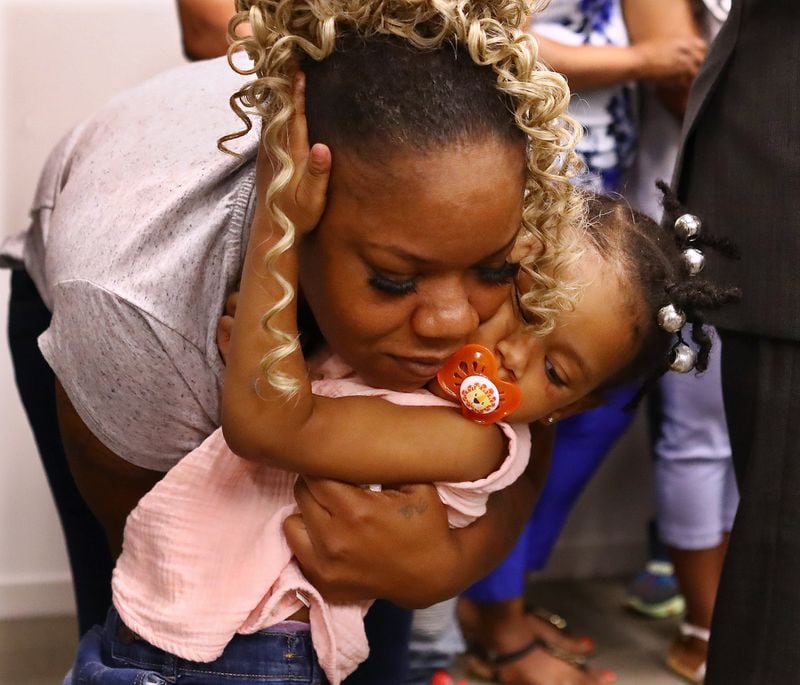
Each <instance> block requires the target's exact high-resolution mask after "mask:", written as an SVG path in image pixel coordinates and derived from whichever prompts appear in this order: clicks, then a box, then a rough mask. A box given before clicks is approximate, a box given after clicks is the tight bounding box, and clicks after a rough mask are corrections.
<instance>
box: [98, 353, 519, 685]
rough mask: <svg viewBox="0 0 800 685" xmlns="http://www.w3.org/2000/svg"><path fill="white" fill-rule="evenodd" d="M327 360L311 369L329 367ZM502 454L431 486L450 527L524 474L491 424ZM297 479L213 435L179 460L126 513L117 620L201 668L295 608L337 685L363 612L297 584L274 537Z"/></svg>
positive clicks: (338, 383)
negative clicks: (302, 612)
mask: <svg viewBox="0 0 800 685" xmlns="http://www.w3.org/2000/svg"><path fill="white" fill-rule="evenodd" d="M335 367H336V363H335V361H334V362H333V363H331V364H327V367H326V366H325V365H323V372H326V371H328V372H329V371H330V370H331V369H335ZM329 375H330V374H329V373H325V376H326V378H325V379H324V380H321V381H314V383H313V391H314V393H315V394H317V395H321V396H326V397H341V396H349V395H373V396H378V397H382V398H384V399H386V400H388V401H390V402H393V403H395V404H404V405H449V404H450V403H449V402H447V401H446V400H442V399H440V398H438V397H436V396H434V395H432V394H430V393H429V392H427V391H425V390H419V391H416V392H412V393H398V392H392V391H387V390H380V389H376V388H372V387H370V386H367V385H364V384H363V383H361V382H360V381H359V379H358V378H356V377H352V376H351V377H348V378H329V377H328V376H329ZM498 426H499V427H500V428H501V430H502V431H503V432H504V433H505V435H506V436H507V438H508V446H509V454H508V456H507V457H506V459H505V460H504V461H503V463H502V464H501V466H500V467H499V469H498V470H497V471H495V472H494V473H492V474H490V475H489V476H488V477H486V478H484V479H481V480H479V481H475V482H468V483H439V484H437V490H438V493H439V496H440V498H441V500H442V502H444V504H445V505H447V508H448V520H449V522H450V525H451V526H453V527H462V526H466V525H468V524H469V523H470V522H471V521H473V520H474V519H475V518H477V517H479V516H481V515H482V514H483V513H484V512H485V511H486V501H487V499H488V497H489V495H490V493H492V492H495V491H497V490H500V489H502V488H504V487H506V486H508V485H510V484H511V483H513V482H514V481H515V480H516V479H517V478H518V477H519V476H520V475H521V474H522V472H523V471H524V470H525V467H526V465H527V462H528V458H529V454H530V434H529V431H528V427H527V426H525V425H518V424H515V425H509V424H498ZM296 478H297V475H296V474H294V473H289V472H286V471H280V470H277V469H273V468H270V467H268V466H264V465H261V464H255V463H253V462H249V461H246V460H244V459H240V458H239V457H237V456H236V455H235V454H234V453H233V452H231V451H230V449H229V448H228V446H227V444H226V443H225V440H224V438H223V437H222V431H221V430H217V431H215V432H214V433H212V434H211V435H210V436H209V437H208V438H207V439H206V441H205V442H204V443H203V444H202V445H200V446H199V447H198V448H197V449H195V450H194V451H192V452H191V453H190V454H188V455H187V456H186V457H184V458H183V459H182V460H181V461H180V462H179V463H178V464H177V465H176V466H175V467H173V468H172V470H171V471H169V473H167V475H166V476H165V477H164V478H163V480H161V481H160V482H159V483H158V484H157V485H156V486H155V487H154V488H153V489H152V490H151V491H150V492H149V493H148V494H147V495H145V496H144V497H143V498H142V499H141V500H140V502H139V504H138V505H137V506H136V508H135V509H134V510H133V511H132V512H131V514H130V516H129V517H128V520H127V523H126V526H125V537H124V543H123V551H122V555H121V556H120V558H119V560H118V561H117V566H116V568H115V569H114V575H113V579H112V589H113V600H114V606H115V607H116V608H117V610H118V611H119V613H120V616H121V617H122V620H123V621H124V622H125V624H126V625H127V626H128V627H129V628H130V629H131V630H133V631H134V632H136V633H138V634H139V635H140V636H141V637H142V638H144V639H145V640H147V641H148V642H150V643H151V644H153V645H155V646H156V647H159V648H161V649H163V650H165V651H167V652H170V653H172V654H175V655H176V656H179V657H181V658H184V659H188V660H191V661H201V662H207V661H213V660H214V659H216V658H217V657H218V656H219V655H220V654H221V653H222V651H223V650H224V648H225V646H226V645H227V644H228V642H229V641H230V640H231V638H233V636H234V635H235V634H236V633H245V634H246V633H254V632H256V631H258V630H262V629H264V628H267V627H269V626H271V625H275V624H277V623H280V622H281V621H283V620H285V619H287V618H288V617H289V616H291V615H292V614H294V613H295V612H296V611H297V610H298V609H300V608H301V607H302V606H303V605H304V604H305V605H307V606H308V607H309V614H310V623H311V635H312V641H313V643H314V649H315V651H316V653H317V658H318V659H319V663H320V666H321V667H322V669H323V670H324V671H325V675H326V676H327V678H328V679H329V680H330V682H331V683H332V685H338V683H340V682H341V680H342V679H343V678H344V677H346V676H347V675H348V674H349V673H351V672H352V671H353V670H355V668H356V667H357V666H358V664H360V663H361V662H362V661H363V660H364V659H366V657H367V655H368V653H369V648H368V645H367V638H366V634H365V632H364V623H363V617H364V614H365V613H366V611H367V609H368V608H369V606H370V604H371V603H370V602H358V603H352V604H335V603H332V602H327V601H326V600H325V599H324V598H323V597H322V596H321V595H320V594H319V593H318V592H317V591H316V589H315V588H314V587H313V586H312V585H311V583H309V582H308V580H306V578H305V577H304V576H303V574H302V572H301V571H300V568H299V566H298V565H297V563H296V562H295V560H294V558H293V557H292V553H291V550H290V549H289V547H288V545H287V543H286V540H285V538H284V535H283V530H282V524H283V521H284V519H285V518H286V517H287V516H289V515H290V514H293V513H295V512H296V511H297V506H296V504H295V501H294V496H293V487H294V483H295V480H296Z"/></svg>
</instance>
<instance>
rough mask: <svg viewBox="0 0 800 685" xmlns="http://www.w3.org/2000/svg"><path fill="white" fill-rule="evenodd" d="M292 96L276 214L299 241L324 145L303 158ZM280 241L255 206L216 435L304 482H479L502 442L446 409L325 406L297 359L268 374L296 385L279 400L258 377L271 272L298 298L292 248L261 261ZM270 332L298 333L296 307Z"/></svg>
mask: <svg viewBox="0 0 800 685" xmlns="http://www.w3.org/2000/svg"><path fill="white" fill-rule="evenodd" d="M298 82H299V84H300V85H298V87H297V88H296V95H295V109H296V115H295V116H294V118H293V121H292V125H291V129H292V130H291V148H292V151H291V154H292V158H293V159H294V162H295V166H296V172H295V177H294V179H293V180H292V182H291V183H290V185H289V187H288V189H287V191H286V192H284V193H283V197H282V199H281V206H282V209H283V211H285V212H286V214H287V215H288V216H289V217H290V218H291V219H292V220H293V222H294V224H295V226H296V228H297V233H298V236H297V237H298V239H299V238H300V236H302V235H303V234H304V233H307V232H309V231H310V230H313V228H314V226H315V225H316V223H317V222H318V220H319V218H320V216H321V215H322V212H323V209H324V206H325V192H326V189H327V182H328V176H329V173H330V168H331V157H330V151H329V150H328V148H327V147H326V146H324V145H319V144H318V145H315V146H314V147H313V149H311V150H309V149H308V142H307V132H306V128H305V116H304V109H303V107H304V99H303V91H302V79H298ZM268 166H269V165H268V164H267V161H266V156H265V155H262V154H260V156H259V167H258V171H257V186H258V199H259V200H261V199H262V198H264V197H265V195H266V187H267V182H268V173H269V171H268ZM280 238H281V232H280V231H279V230H278V229H277V227H276V226H275V225H274V223H273V221H272V219H271V216H270V214H269V212H268V211H266V208H265V207H264V205H263V203H261V202H259V204H258V206H257V208H256V214H255V219H254V222H253V226H252V228H251V236H250V243H249V246H248V251H247V256H246V258H245V263H244V268H243V273H242V283H241V290H240V292H239V298H238V304H237V311H236V316H235V319H234V324H233V331H232V334H231V348H230V353H229V355H228V364H227V367H226V369H227V370H226V376H225V386H224V391H223V414H222V428H223V431H224V434H225V439H226V440H227V442H228V444H229V445H230V447H231V449H232V450H233V451H234V452H236V453H237V454H239V455H240V456H242V457H243V458H245V459H251V460H254V461H263V462H267V463H269V464H270V465H272V466H276V467H278V468H283V469H287V470H291V471H297V472H298V473H302V474H306V475H310V476H322V477H327V478H336V479H339V480H344V481H348V482H351V483H372V482H378V483H385V484H395V483H407V482H432V481H467V480H477V479H478V478H482V477H484V476H486V475H488V474H489V473H491V472H492V471H494V470H495V469H496V468H497V466H498V465H499V464H500V463H501V462H502V459H503V457H504V455H505V453H506V451H507V446H506V441H505V438H504V437H503V436H502V434H501V432H500V431H499V430H498V429H497V428H495V427H491V426H489V427H487V426H480V425H477V424H474V423H472V422H470V421H468V420H467V419H464V418H463V417H461V415H460V414H459V412H458V411H457V410H455V409H451V408H446V407H398V406H396V405H393V404H390V403H389V402H387V401H384V400H381V399H378V398H374V397H373V398H370V397H344V398H337V399H328V398H322V397H317V396H315V395H313V394H312V393H311V384H310V381H309V380H308V378H307V375H306V368H305V359H304V358H303V354H302V351H301V350H300V349H299V347H298V349H296V350H295V351H294V352H293V353H292V354H290V355H289V356H288V357H286V358H285V359H283V360H282V361H280V362H279V363H278V364H276V365H275V369H276V370H278V371H281V372H282V373H284V374H287V375H290V376H292V377H293V378H296V379H298V380H299V381H300V389H299V392H298V393H297V394H296V395H295V396H293V397H291V398H287V396H286V395H283V394H280V393H279V392H277V391H275V390H274V389H273V388H272V387H271V386H270V385H269V384H268V382H267V379H266V378H265V377H263V373H262V371H261V360H262V358H263V357H264V355H265V354H266V353H267V352H269V351H271V350H274V349H275V348H276V346H278V345H279V344H281V343H282V341H281V340H279V339H278V337H277V336H276V335H275V334H273V333H272V332H271V331H270V330H269V329H268V328H267V327H265V326H263V325H262V317H263V315H264V312H266V311H268V310H269V309H271V308H272V307H273V306H274V304H275V303H276V302H277V301H278V300H279V298H281V297H282V296H283V289H282V288H281V286H280V284H279V282H278V280H277V278H276V277H275V275H274V274H275V273H280V274H281V275H282V276H283V277H284V278H285V279H286V281H287V282H288V283H289V284H290V285H291V286H292V288H293V290H294V292H296V291H297V255H296V250H295V247H294V246H292V247H290V248H289V249H288V250H287V251H285V252H284V253H283V254H281V255H280V257H279V258H278V260H277V263H276V265H275V268H274V272H273V274H269V273H267V269H266V266H265V259H266V256H267V254H268V253H269V251H270V250H271V249H272V248H273V247H274V246H275V244H276V243H277V242H278V240H279V239H280ZM271 323H272V325H274V326H275V327H276V328H277V329H278V330H280V331H285V332H287V333H289V334H291V335H296V334H297V307H296V301H292V302H291V304H289V305H288V306H286V307H284V308H283V309H282V310H281V311H280V312H278V313H276V314H275V315H274V316H273V317H272V319H271Z"/></svg>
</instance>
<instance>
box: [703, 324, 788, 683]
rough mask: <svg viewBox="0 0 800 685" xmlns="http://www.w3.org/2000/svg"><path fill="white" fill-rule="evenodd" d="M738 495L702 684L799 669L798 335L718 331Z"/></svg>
mask: <svg viewBox="0 0 800 685" xmlns="http://www.w3.org/2000/svg"><path fill="white" fill-rule="evenodd" d="M722 338H723V346H722V375H723V391H724V395H725V404H726V412H727V415H728V427H729V430H730V436H731V445H732V447H733V460H734V465H735V467H736V471H737V478H738V480H739V492H740V496H741V500H740V503H739V511H738V513H737V515H736V520H735V522H734V525H733V530H732V531H731V538H730V544H729V548H728V555H727V558H726V560H725V565H724V568H723V572H722V578H721V581H720V586H719V592H718V595H717V604H716V607H715V610H714V619H713V627H712V635H711V644H710V645H709V661H708V676H707V679H706V683H708V684H709V685H717V684H719V685H738V684H739V683H748V684H750V683H752V684H753V685H763V684H764V683H794V682H797V679H798V673H800V650H798V649H797V643H798V640H799V639H800V623H798V620H797V617H798V616H800V590H799V589H798V587H799V586H798V582H797V579H798V577H800V421H798V417H800V344H799V343H797V342H794V341H784V340H775V339H768V338H761V337H758V336H748V335H742V334H737V333H728V332H723V333H722Z"/></svg>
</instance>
